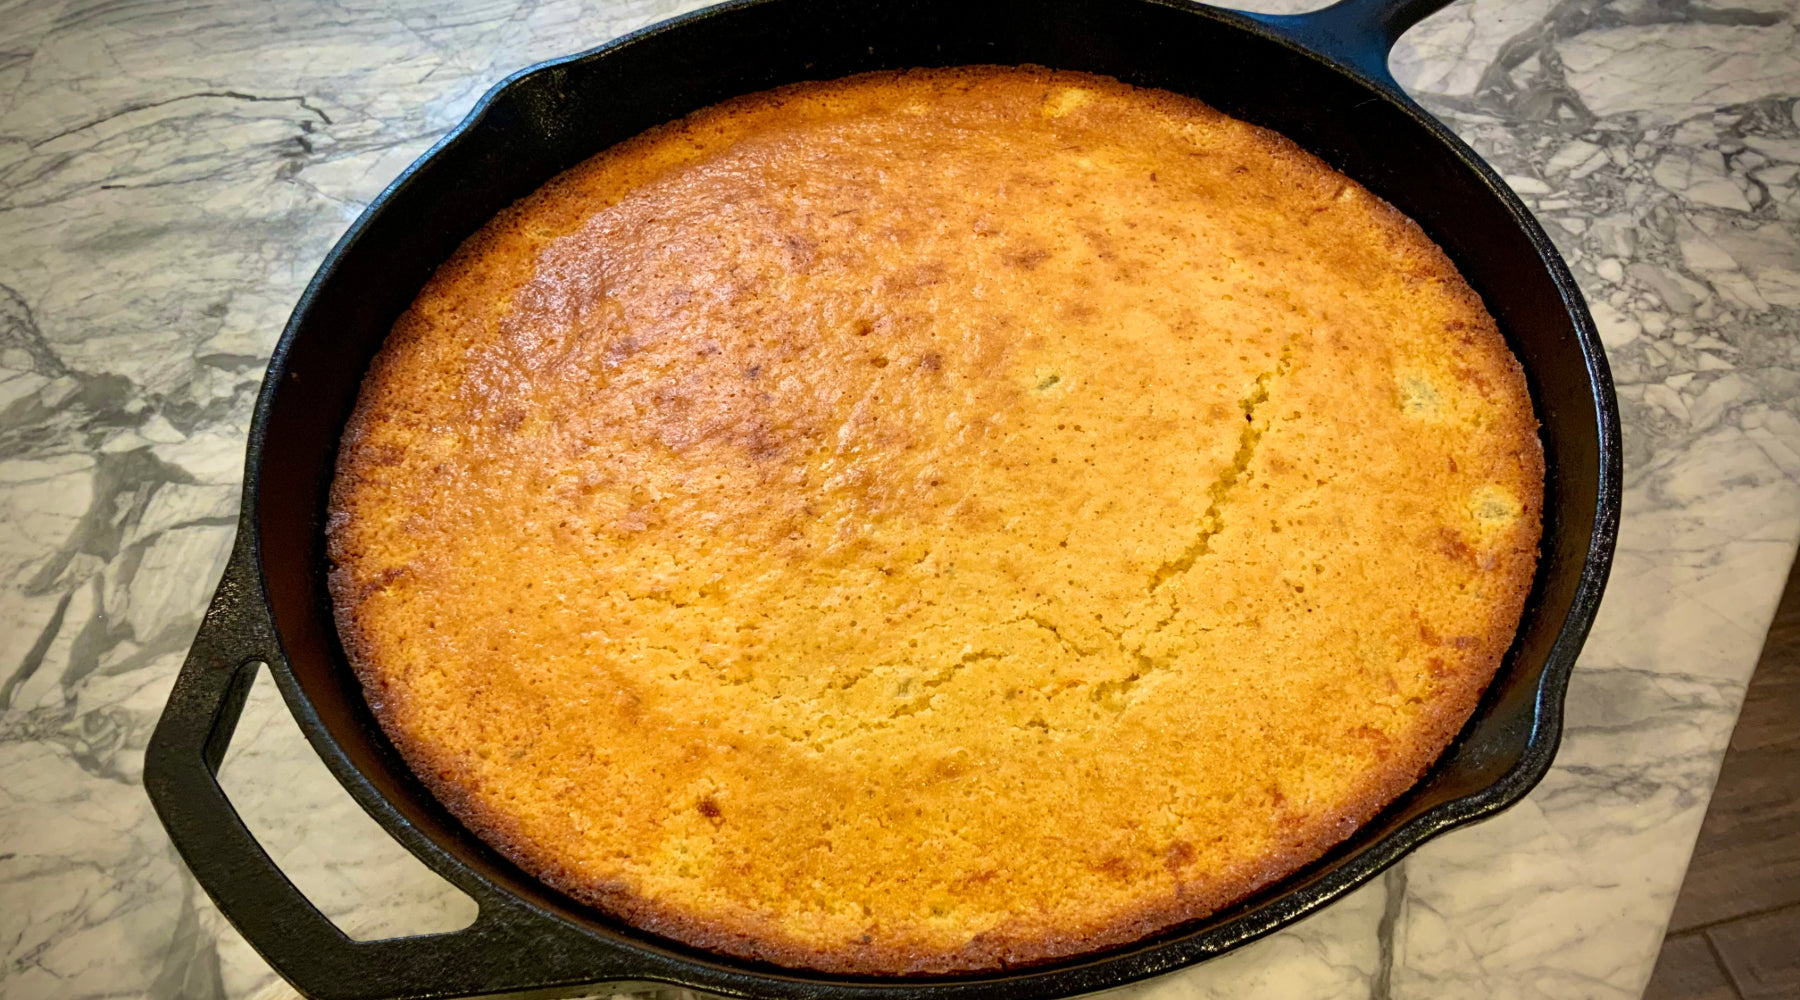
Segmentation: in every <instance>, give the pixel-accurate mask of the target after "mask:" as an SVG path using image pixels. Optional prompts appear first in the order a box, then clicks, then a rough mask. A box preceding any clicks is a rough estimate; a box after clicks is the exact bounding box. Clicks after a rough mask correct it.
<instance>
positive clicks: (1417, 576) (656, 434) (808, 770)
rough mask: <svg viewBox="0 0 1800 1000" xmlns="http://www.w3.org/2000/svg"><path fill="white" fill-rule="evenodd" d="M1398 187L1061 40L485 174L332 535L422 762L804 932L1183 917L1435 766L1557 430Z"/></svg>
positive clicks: (747, 947) (583, 860)
mask: <svg viewBox="0 0 1800 1000" xmlns="http://www.w3.org/2000/svg"><path fill="white" fill-rule="evenodd" d="M1535 430H1536V423H1535V420H1534V418H1533V416H1532V413H1531V408H1530V403H1529V400H1528V397H1527V394H1526V390H1525V384H1524V379H1523V377H1522V375H1521V373H1520V370H1519V367H1518V365H1517V363H1516V361H1515V360H1514V359H1513V358H1512V356H1511V355H1510V354H1509V353H1508V351H1507V349H1506V346H1505V343H1504V342H1503V340H1502V339H1501V337H1500V335H1499V333H1498V331H1497V330H1496V328H1495V325H1494V322H1493V320H1492V319H1491V318H1490V317H1489V316H1488V314H1487V312H1486V311H1485V310H1484V309H1483V308H1482V305H1481V303H1480V301H1479V299H1478V298H1477V297H1476V296H1475V294H1474V293H1473V292H1472V291H1471V290H1470V289H1469V288H1468V286H1467V285H1466V283H1464V282H1463V280H1462V279H1461V277H1460V276H1459V275H1458V274H1457V273H1456V271H1455V269H1454V268H1453V267H1452V266H1451V264H1450V263H1449V261H1448V260H1447V259H1446V258H1445V257H1444V255H1443V254H1442V252H1441V251H1439V250H1438V248H1437V247H1436V246H1434V245H1433V244H1432V243H1431V242H1430V241H1429V240H1428V239H1427V238H1426V237H1425V236H1424V235H1423V234H1422V233H1421V232H1420V231H1419V229H1418V228H1417V227H1416V226H1414V225H1413V224H1412V223H1411V222H1410V221H1408V220H1407V219H1405V218H1404V217H1402V216H1401V215H1399V214H1398V213H1397V212H1395V211H1394V210H1393V209H1392V208H1391V207H1389V206H1388V205H1386V204H1385V203H1383V202H1381V201H1380V200H1379V199H1377V198H1375V197H1373V196H1372V195H1370V194H1369V193H1368V192H1367V191H1365V190H1364V189H1362V188H1361V187H1359V186H1357V185H1356V184H1354V183H1352V182H1350V181H1348V180H1347V179H1345V178H1344V177H1343V176H1342V175H1340V174H1338V173H1336V172H1335V171H1333V170H1331V169H1330V168H1329V167H1327V166H1325V165H1324V164H1322V163H1320V162H1319V161H1318V160H1316V159H1314V158H1313V157H1311V156H1310V155H1308V154H1306V153H1304V152H1302V151H1301V150H1299V149H1298V148H1297V147H1295V146H1294V145H1292V144H1291V143H1289V142H1287V141H1286V140H1284V139H1282V138H1281V137H1279V136H1276V135H1274V134H1272V133H1269V132H1267V131H1264V130H1261V129H1257V128H1254V127H1252V126H1249V125H1246V124H1244V123H1242V122H1238V121H1235V120H1233V119H1230V118H1227V117H1225V116H1222V115H1220V114H1219V113H1217V112H1215V111H1213V110H1211V109H1210V108H1207V107H1206V106H1204V105H1202V104H1200V103H1198V102H1196V101H1193V100H1191V99H1188V98H1184V97H1179V96H1176V95H1173V94H1169V93H1165V92H1161V91H1154V90H1145V89H1138V88H1133V87H1129V86H1126V85H1124V84H1121V83H1119V82H1117V81H1114V80H1109V79H1105V78H1101V77H1094V76H1087V75H1081V74H1071V73H1053V72H1050V71H1046V70H1036V69H1008V68H997V67H987V68H966V69H960V70H934V71H918V72H909V73H899V74H878V75H872V76H863V77H854V78H850V79H847V80H841V81H836V82H832V83H821V84H805V85H799V86H795V87H789V88H785V89H782V90H778V91H774V92H771V93H767V94H761V95H755V96H751V97H747V98H742V99H739V100H734V101H731V102H727V103H726V104H723V105H720V106H718V107H715V108H710V109H707V110H704V111H701V112H698V113H696V114H695V115H692V116H690V117H688V118H686V119H683V120H681V121H679V122H675V123H673V124H670V125H668V126H664V127H661V128H658V129H655V130H652V131H651V132H648V133H646V134H645V135H643V136H640V137H638V138H636V139H633V140H631V141H629V142H626V143H624V144H622V145H620V146H618V147H616V148H614V149H612V150H609V151H607V152H605V153H602V154H601V155H599V156H597V157H595V158H594V159H592V160H589V161H588V162H586V163H584V164H582V165H580V166H577V167H576V168H574V169H573V170H571V171H569V172H567V173H565V174H563V175H562V176H560V177H558V178H557V179H556V180H554V181H552V182H551V183H550V184H548V185H547V186H545V187H544V188H543V189H542V190H540V191H538V192H537V193H536V194H534V195H532V196H530V197H529V198H527V199H525V200H524V201H522V202H520V203H519V204H518V205H516V206H514V207H513V208H511V209H509V210H507V211H506V212H504V213H502V214H501V215H500V216H499V217H498V218H496V219H495V220H494V221H493V222H492V223H491V224H490V225H489V226H487V227H486V228H485V229H483V230H482V231H481V232H480V233H478V234H476V235H475V236H474V237H472V238H470V239H469V240H468V241H467V242H466V243H465V244H464V245H463V246H462V248H461V249H459V250H458V252H457V253H456V255H455V256H454V257H453V258H452V259H451V260H450V261H448V262H447V263H445V264H444V265H443V267H442V268H440V269H439V271H438V272H437V274H436V275H435V276H434V277H433V278H432V280H431V281H430V282H429V283H428V284H427V286H426V287H425V289H424V290H423V291H422V292H421V293H420V295H419V297H418V299H417V301H416V302H415V303H414V304H413V306H412V308H411V309H410V310H409V311H408V312H407V313H406V314H405V315H404V316H403V317H402V318H401V319H400V321H399V322H398V323H397V324H396V326H395V328H394V331H393V333H392V335H391V336H390V338H389V340H388V342H387V344H386V345H385V347H384V348H383V350H382V352H381V353H380V355H379V356H378V357H377V358H376V360H375V362H374V364H373V366H372V368H371V370H370V372H369V375H368V378H367V381H366V383H365V385H364V388H363V393H362V396H361V398H360V400H359V402H358V405H357V408H356V411H355V414H354V416H353V417H352V419H351V422H350V425H349V427H348V429H347V431H346V433H345V437H344V443H343V448H342V451H341V454H340V458H339V468H338V478H337V481H336V483H335V485H334V489H333V494H332V501H331V516H330V520H329V525H328V529H327V530H328V536H329V543H330V554H331V558H332V560H333V570H332V576H331V588H332V594H333V597H334V599H335V602H336V606H337V615H338V622H339V629H340V633H341V635H342V636H343V638H344V643H345V647H346V649H347V651H348V653H349V656H350V660H351V663H352V665H353V666H354V667H355V669H356V671H357V673H358V675H359V677H360V678H361V680H362V683H363V684H364V687H365V690H366V692H367V694H368V698H369V702H370V704H371V706H372V707H373V708H374V710H375V712H376V715H377V717H378V718H379V720H380V721H381V724H382V726H383V727H384V729H385V730H386V731H387V733H388V734H389V736H390V737H391V738H392V739H393V741H394V743H395V745H396V746H397V747H398V748H399V749H400V750H401V752H402V753H403V754H404V755H405V756H406V758H407V760H408V761H409V762H410V763H411V765H412V766H413V768H414V769H415V770H416V771H417V773H418V774H419V775H420V777H421V778H422V779H423V780H424V781H425V782H426V783H427V784H428V785H429V786H430V787H431V788H432V789H433V791H434V792H435V793H436V794H437V795H438V796H439V797H440V798H442V799H443V801H444V802H445V803H446V804H447V805H448V807H449V808H450V809H451V810H452V811H453V812H454V813H455V814H456V815H457V816H458V817H460V818H461V819H462V820H463V821H464V822H466V823H467V824H468V825H469V826H470V828H471V829H473V830H475V831H476V832H478V833H479V834H480V835H481V836H483V837H484V838H485V839H487V840H488V841H489V842H490V843H493V844H494V845H495V846H496V847H498V848H499V849H500V850H501V851H503V852H504V853H506V854H507V855H508V856H509V857H511V858H513V859H514V860H515V861H517V862H518V863H519V864H520V865H521V866H522V867H523V868H525V869H526V870H527V871H530V872H531V873H533V874H535V875H537V876H538V877H540V878H542V879H544V880H545V881H546V882H548V883H550V884H551V885H553V886H556V887H558V888H560V889H562V890H564V891H566V892H568V893H569V894H570V895H572V896H574V897H576V898H578V899H581V900H584V901H586V902H588V903H591V904H593V905H595V906H598V907H600V908H602V909H604V910H607V911H609V912H611V913H614V914H617V915H619V916H621V917H622V918H624V919H626V920H629V921H631V922H633V923H635V924H637V925H638V926H640V927H643V928H646V929H648V930H650V931H653V932H656V933H659V934H663V935H667V936H669V937H671V938H675V939H678V940H681V941H684V942H687V943H689V944H693V945H696V946H699V947H704V948H710V949H715V950H718V951H722V952H727V953H731V954H734V955H740V956H746V957H751V958H758V959H766V960H769V961H773V962H779V963H784V964H789V965H796V966H807V967H812V968H817V969H823V970H829V971H834V972H857V973H890V974H891V973H922V972H951V971H959V970H972V969H986V968H996V967H1000V966H1004V965H1013V964H1026V963H1032V962H1042V961H1047V960H1050V959H1054V958H1056V957H1059V956H1064V955H1070V954H1076V953H1081V952H1088V951H1093V950H1098V949H1101V948H1105V947H1108V946H1111V945H1116V944H1120V943H1123V942H1127V941H1131V940H1134V939H1137V938H1139V937H1142V936H1144V935H1146V934H1149V933H1153V932H1155V931H1157V930H1160V929H1162V928H1165V927H1168V926H1170V925H1173V924H1175V923H1178V922H1181V921H1183V920H1188V919H1192V918H1195V917H1199V916H1203V915H1205V914H1206V913H1209V912H1211V911H1213V910H1214V909H1216V908H1218V907H1220V906H1223V905H1226V904H1228V903H1230V902H1233V901H1235V900H1237V899H1241V898H1243V897H1244V896H1245V895H1247V894H1249V893H1251V892H1254V891H1255V890H1256V889H1258V888H1259V887H1262V886H1264V885H1266V884H1268V883H1270V882H1272V881H1274V880H1276V879H1279V878H1281V877H1282V876H1284V875H1286V874H1288V873H1290V872H1292V871H1294V870H1295V869H1296V868H1298V867H1300V866H1301V865H1304V864H1305V863H1307V862H1308V861H1310V860H1312V859H1314V858H1316V857H1318V856H1319V855H1320V854H1321V853H1322V852H1323V851H1324V850H1325V849H1327V848H1328V847H1329V846H1330V845H1332V844H1333V843H1336V842H1337V841H1339V840H1341V839H1342V838H1343V837H1344V836H1345V835H1347V834H1348V833H1349V832H1350V831H1351V830H1352V829H1354V828H1355V826H1356V825H1357V824H1359V823H1361V822H1363V821H1365V820H1366V819H1367V818H1368V817H1370V816H1371V815H1373V814H1374V812H1375V811H1377V810H1378V809H1380V808H1381V807H1382V806H1383V805H1384V804H1386V803H1387V802H1389V801H1391V800H1392V799H1393V798H1394V797H1395V796H1396V795H1398V794H1399V793H1400V792H1402V791H1403V790H1404V789H1405V788H1406V787H1408V786H1409V785H1410V784H1412V783H1413V782H1414V781H1415V780H1417V778H1418V776H1419V775H1420V774H1421V773H1422V772H1423V771H1424V769H1425V768H1426V767H1427V766H1428V765H1429V764H1430V763H1431V761H1432V760H1434V759H1435V758H1436V756H1437V755H1438V754H1439V753H1440V752H1441V750H1442V749H1443V747H1444V746H1445V745H1446V744H1447V743H1448V741H1449V740H1450V739H1451V738H1452V737H1453V736H1454V734H1455V733H1456V731H1457V730H1458V729H1459V728H1460V726H1461V725H1462V723H1463V722H1464V721H1465V720H1466V719H1467V717H1468V715H1469V713H1470V712H1471V711H1472V709H1473V707H1474V705H1475V702H1476V700H1477V698H1478V697H1479V695H1480V692H1481V691H1482V689H1483V688H1484V687H1485V685H1486V684H1487V682H1488V681H1489V679H1490V678H1491V677H1492V675H1493V672H1494V671H1495V669H1496V667H1497V665H1498V663H1499V661H1500V658H1501V656H1502V655H1503V653H1504V652H1505V650H1506V648H1507V646H1508V645H1509V644H1510V642H1511V638H1512V634H1513V630H1514V629H1515V627H1516V624H1517V620H1518V616H1519V613H1520V609H1521V607H1522V603H1523V600H1524V597H1525V594H1526V591H1527V589H1528V587H1529V585H1530V581H1531V578H1532V574H1533V570H1534V567H1535V561H1536V550H1537V542H1538V532H1539V522H1540V515H1541V502H1542V500H1541V498H1542V477H1543V469H1542V458H1541V453H1540V451H1539V448H1538V443H1537V439H1536V435H1535Z"/></svg>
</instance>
